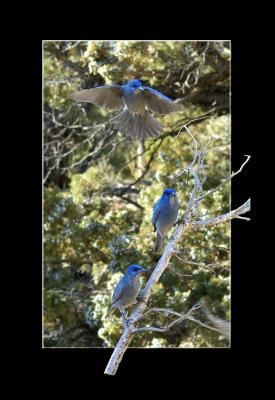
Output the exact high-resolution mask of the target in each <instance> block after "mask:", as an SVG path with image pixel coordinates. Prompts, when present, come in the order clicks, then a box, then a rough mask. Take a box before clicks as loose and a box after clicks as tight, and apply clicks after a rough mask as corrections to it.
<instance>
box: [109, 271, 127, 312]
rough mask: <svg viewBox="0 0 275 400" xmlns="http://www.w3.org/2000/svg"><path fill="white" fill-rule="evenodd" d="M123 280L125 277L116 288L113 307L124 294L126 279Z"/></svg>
mask: <svg viewBox="0 0 275 400" xmlns="http://www.w3.org/2000/svg"><path fill="white" fill-rule="evenodd" d="M123 278H124V276H123V277H122V278H121V280H120V281H119V282H118V284H117V285H116V287H115V290H114V294H113V298H112V304H111V307H112V305H113V304H115V303H116V302H117V301H118V300H119V299H120V297H121V296H122V294H123V288H124V285H123V281H124V279H123Z"/></svg>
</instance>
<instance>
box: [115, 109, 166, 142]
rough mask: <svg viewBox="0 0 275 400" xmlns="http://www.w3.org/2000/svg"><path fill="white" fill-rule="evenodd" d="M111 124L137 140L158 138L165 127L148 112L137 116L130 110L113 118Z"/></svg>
mask: <svg viewBox="0 0 275 400" xmlns="http://www.w3.org/2000/svg"><path fill="white" fill-rule="evenodd" d="M110 123H111V124H113V125H115V127H116V128H117V129H118V130H119V131H120V132H121V133H124V134H125V135H126V136H130V137H132V138H136V139H143V138H146V137H154V136H157V135H158V134H159V133H160V131H161V130H162V129H163V127H164V126H163V125H162V124H161V123H160V122H158V121H157V120H156V119H155V118H153V117H152V116H151V114H149V113H148V112H147V111H145V112H144V114H143V115H135V114H131V113H130V111H129V110H128V109H127V110H124V111H122V112H121V113H120V114H118V115H116V116H115V117H113V118H111V120H110Z"/></svg>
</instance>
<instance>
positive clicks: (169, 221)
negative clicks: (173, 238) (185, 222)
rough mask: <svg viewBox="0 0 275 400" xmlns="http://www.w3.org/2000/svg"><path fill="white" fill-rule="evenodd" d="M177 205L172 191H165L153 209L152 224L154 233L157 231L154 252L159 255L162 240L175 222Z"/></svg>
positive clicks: (174, 192)
mask: <svg viewBox="0 0 275 400" xmlns="http://www.w3.org/2000/svg"><path fill="white" fill-rule="evenodd" d="M178 212H179V203H178V200H177V194H176V191H175V190H174V189H169V188H168V189H165V190H164V192H163V194H162V196H161V198H160V199H159V201H158V202H157V203H156V204H155V205H154V207H153V216H152V224H153V226H154V232H155V231H157V241H156V247H155V252H156V253H161V252H162V250H163V245H164V238H165V237H166V236H167V235H168V232H169V230H170V229H171V228H172V226H173V225H174V223H175V222H176V221H177V218H178Z"/></svg>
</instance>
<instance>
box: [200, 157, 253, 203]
mask: <svg viewBox="0 0 275 400" xmlns="http://www.w3.org/2000/svg"><path fill="white" fill-rule="evenodd" d="M245 157H247V159H246V160H245V161H244V163H243V164H242V165H241V167H240V169H239V170H238V171H237V172H232V174H231V175H230V176H229V177H228V178H226V179H225V180H224V181H223V182H222V183H220V184H219V185H218V186H217V187H215V188H214V189H212V190H210V191H209V192H207V193H206V194H205V195H204V196H201V197H200V198H199V199H197V200H196V201H201V200H202V199H204V198H205V197H207V196H209V195H210V194H212V193H214V192H216V191H217V190H219V189H220V188H221V187H222V186H224V185H225V184H226V183H227V182H229V181H230V180H231V179H232V178H234V176H236V175H238V174H239V173H240V172H241V171H242V169H243V167H244V166H245V164H246V163H248V161H249V160H250V158H251V156H248V155H245Z"/></svg>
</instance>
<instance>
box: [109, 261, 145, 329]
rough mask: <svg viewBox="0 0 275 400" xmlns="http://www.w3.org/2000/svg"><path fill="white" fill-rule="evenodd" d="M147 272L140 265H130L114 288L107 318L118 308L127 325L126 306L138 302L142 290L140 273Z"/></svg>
mask: <svg viewBox="0 0 275 400" xmlns="http://www.w3.org/2000/svg"><path fill="white" fill-rule="evenodd" d="M146 272H147V270H146V269H145V268H143V267H141V266H140V265H130V267H128V269H127V271H126V272H125V274H124V275H123V277H122V278H121V279H120V281H119V282H118V283H117V285H116V287H115V289H114V293H113V297H112V304H111V307H110V309H109V311H108V313H107V314H106V317H105V318H108V317H109V316H110V315H111V314H112V313H113V311H114V310H115V309H116V308H118V309H119V311H120V313H121V316H122V321H123V326H124V327H125V326H126V325H127V320H126V316H125V313H124V308H126V307H129V306H130V305H131V304H135V303H136V299H137V296H138V294H139V290H140V275H141V274H142V273H146Z"/></svg>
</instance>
